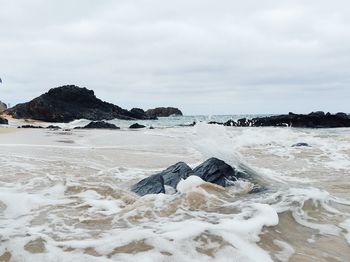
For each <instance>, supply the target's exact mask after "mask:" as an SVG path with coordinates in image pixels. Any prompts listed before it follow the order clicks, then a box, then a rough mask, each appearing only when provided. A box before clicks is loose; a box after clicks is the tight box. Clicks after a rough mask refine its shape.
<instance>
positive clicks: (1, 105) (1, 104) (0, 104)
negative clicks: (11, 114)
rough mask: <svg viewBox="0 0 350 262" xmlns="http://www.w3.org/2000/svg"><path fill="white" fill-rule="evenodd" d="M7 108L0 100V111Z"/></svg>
mask: <svg viewBox="0 0 350 262" xmlns="http://www.w3.org/2000/svg"><path fill="white" fill-rule="evenodd" d="M6 109H7V105H6V104H5V103H3V102H1V101H0V113H2V112H4V111H5V110H6Z"/></svg>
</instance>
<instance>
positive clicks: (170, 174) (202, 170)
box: [131, 158, 262, 196]
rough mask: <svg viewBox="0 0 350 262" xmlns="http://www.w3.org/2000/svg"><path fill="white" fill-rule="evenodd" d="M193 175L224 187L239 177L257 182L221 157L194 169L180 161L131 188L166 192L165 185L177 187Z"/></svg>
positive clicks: (134, 190)
mask: <svg viewBox="0 0 350 262" xmlns="http://www.w3.org/2000/svg"><path fill="white" fill-rule="evenodd" d="M193 175H195V176H198V177H200V178H201V179H202V180H204V181H206V182H209V183H214V184H217V185H220V186H223V187H226V186H231V185H233V182H234V181H236V180H237V179H245V180H248V181H251V182H253V183H254V184H255V182H254V181H253V180H254V179H253V177H252V175H251V174H249V173H248V172H247V171H238V170H235V169H234V168H232V167H231V166H230V165H228V164H226V163H225V162H224V161H222V160H220V159H217V158H210V159H208V160H206V161H205V162H204V163H202V164H201V165H199V166H198V167H196V168H195V169H193V170H192V169H191V168H190V167H189V166H188V165H187V164H185V163H184V162H178V163H176V164H175V165H172V166H170V167H168V168H167V169H165V170H164V171H162V172H160V173H158V174H155V175H152V176H150V177H147V178H145V179H142V180H141V181H140V182H138V183H137V184H135V185H134V186H133V187H132V189H131V190H132V191H133V192H135V193H137V194H139V195H141V196H144V195H147V194H158V193H164V192H165V186H169V188H170V187H172V188H173V189H176V187H177V185H178V183H179V182H180V180H181V179H187V178H188V177H190V176H193ZM258 189H261V190H262V187H261V186H259V185H255V186H254V188H253V190H254V192H260V191H261V190H260V191H259V190H258ZM253 190H252V191H253Z"/></svg>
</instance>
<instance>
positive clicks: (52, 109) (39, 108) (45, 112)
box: [6, 85, 150, 122]
mask: <svg viewBox="0 0 350 262" xmlns="http://www.w3.org/2000/svg"><path fill="white" fill-rule="evenodd" d="M6 112H7V113H8V114H10V115H11V116H13V117H14V118H28V119H35V120H41V121H46V122H70V121H73V120H75V119H81V118H85V119H89V120H93V121H98V120H103V119H106V120H110V119H114V118H119V119H149V118H150V117H149V116H148V115H146V113H142V112H141V111H137V112H135V110H134V111H128V110H125V109H122V108H120V107H119V106H116V105H113V104H111V103H107V102H104V101H102V100H100V99H98V98H96V96H95V94H94V91H92V90H88V89H86V88H80V87H78V86H74V85H67V86H61V87H57V88H53V89H50V90H49V91H48V92H47V93H45V94H43V95H41V96H39V97H37V98H35V99H33V100H32V101H30V102H28V103H23V104H18V105H16V106H15V107H13V108H10V109H8V110H7V111H6Z"/></svg>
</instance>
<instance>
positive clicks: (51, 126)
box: [46, 125, 61, 129]
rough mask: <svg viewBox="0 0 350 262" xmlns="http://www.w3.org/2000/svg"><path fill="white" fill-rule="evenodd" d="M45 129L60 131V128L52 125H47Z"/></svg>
mask: <svg viewBox="0 0 350 262" xmlns="http://www.w3.org/2000/svg"><path fill="white" fill-rule="evenodd" d="M46 128H47V129H61V127H59V126H53V125H49V126H48V127H46Z"/></svg>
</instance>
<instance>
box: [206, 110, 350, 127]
mask: <svg viewBox="0 0 350 262" xmlns="http://www.w3.org/2000/svg"><path fill="white" fill-rule="evenodd" d="M209 124H219V125H225V126H291V127H303V128H334V127H350V117H349V115H347V114H345V113H336V114H333V115H332V114H330V113H327V114H325V113H324V112H322V111H317V112H312V113H310V114H307V115H303V114H294V113H289V114H288V115H276V116H267V117H257V118H253V119H246V118H243V119H239V120H238V121H237V122H235V121H233V120H228V121H227V122H225V123H220V122H214V121H212V122H209Z"/></svg>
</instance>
